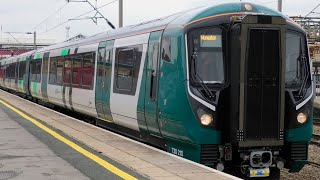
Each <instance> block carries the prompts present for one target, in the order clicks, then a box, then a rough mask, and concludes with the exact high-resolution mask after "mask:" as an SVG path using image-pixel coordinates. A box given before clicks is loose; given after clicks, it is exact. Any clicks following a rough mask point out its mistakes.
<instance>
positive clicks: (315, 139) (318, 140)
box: [310, 134, 320, 146]
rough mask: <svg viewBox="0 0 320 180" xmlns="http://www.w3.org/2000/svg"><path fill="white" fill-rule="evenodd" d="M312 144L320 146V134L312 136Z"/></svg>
mask: <svg viewBox="0 0 320 180" xmlns="http://www.w3.org/2000/svg"><path fill="white" fill-rule="evenodd" d="M310 143H311V144H314V145H317V146H320V135H319V134H312V139H311V142H310Z"/></svg>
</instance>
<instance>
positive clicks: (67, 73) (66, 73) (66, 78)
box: [63, 57, 72, 84]
mask: <svg viewBox="0 0 320 180" xmlns="http://www.w3.org/2000/svg"><path fill="white" fill-rule="evenodd" d="M71 66H72V60H71V57H66V59H65V61H64V67H63V83H64V84H70V83H71Z"/></svg>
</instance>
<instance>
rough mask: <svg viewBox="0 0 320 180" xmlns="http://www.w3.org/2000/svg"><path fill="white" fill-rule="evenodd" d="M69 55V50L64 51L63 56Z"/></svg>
mask: <svg viewBox="0 0 320 180" xmlns="http://www.w3.org/2000/svg"><path fill="white" fill-rule="evenodd" d="M68 53H69V49H62V51H61V56H66V55H68Z"/></svg>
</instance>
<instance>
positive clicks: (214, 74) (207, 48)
mask: <svg viewBox="0 0 320 180" xmlns="http://www.w3.org/2000/svg"><path fill="white" fill-rule="evenodd" d="M191 38H192V43H193V44H192V46H193V48H192V54H194V55H195V59H194V61H195V62H194V64H192V65H191V66H195V67H194V71H195V72H192V73H195V74H196V75H197V76H198V77H200V79H201V80H202V81H203V82H204V83H207V84H217V83H218V84H222V83H224V81H225V79H224V61H223V48H222V42H223V41H222V30H221V29H220V28H206V29H197V30H193V31H192V33H191Z"/></svg>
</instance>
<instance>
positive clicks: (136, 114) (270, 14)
mask: <svg viewBox="0 0 320 180" xmlns="http://www.w3.org/2000/svg"><path fill="white" fill-rule="evenodd" d="M0 66H1V69H0V86H1V88H3V89H6V90H9V91H11V92H14V93H17V94H19V95H21V96H23V97H25V98H28V99H31V100H34V101H41V102H46V103H50V104H52V105H54V106H57V107H60V108H64V109H68V110H69V111H71V112H73V113H79V114H83V115H86V116H90V117H93V118H94V119H95V123H96V124H97V125H99V126H102V127H106V128H111V129H115V130H117V131H120V132H121V133H123V134H127V135H128V136H132V137H135V138H137V139H139V140H141V141H143V142H146V143H149V144H152V145H154V146H157V147H159V148H161V149H164V150H166V151H168V152H170V153H172V154H175V155H177V156H180V157H183V158H186V159H189V160H191V161H194V162H197V163H201V164H203V165H206V166H209V167H212V168H215V169H218V170H220V171H226V170H228V169H232V168H235V169H238V170H239V172H241V173H240V174H241V176H243V177H249V178H250V177H276V178H279V176H280V170H281V169H284V168H285V169H289V172H298V171H300V170H301V169H302V168H303V167H304V165H305V164H306V163H307V162H308V146H309V142H310V140H311V137H312V121H313V113H312V112H313V104H312V103H313V100H314V88H313V87H314V86H313V78H312V73H311V62H310V57H309V50H308V42H307V34H306V32H305V31H304V30H303V29H302V28H301V27H300V26H299V25H297V24H296V23H295V22H294V21H292V20H291V19H289V18H288V17H287V16H285V15H283V14H281V13H280V12H278V11H275V10H272V9H269V8H267V7H264V6H261V5H257V4H252V3H243V2H239V3H226V4H220V5H211V6H204V7H199V8H195V9H192V10H188V11H183V12H180V13H176V14H174V15H170V16H167V17H164V18H160V19H156V20H152V21H148V22H144V23H140V24H137V25H132V26H127V27H124V28H120V29H116V30H110V31H107V32H105V33H101V34H97V35H94V36H91V37H88V38H85V39H81V40H77V41H67V42H62V43H58V44H56V45H52V46H48V47H45V48H42V49H38V50H34V51H31V52H28V53H24V54H22V55H19V56H13V57H9V58H6V59H4V60H2V61H0Z"/></svg>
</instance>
